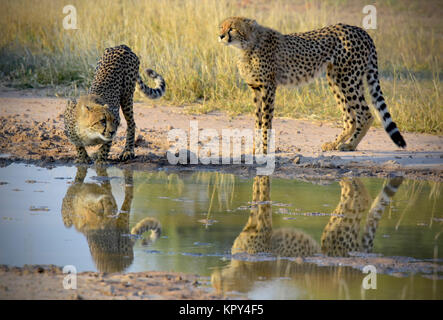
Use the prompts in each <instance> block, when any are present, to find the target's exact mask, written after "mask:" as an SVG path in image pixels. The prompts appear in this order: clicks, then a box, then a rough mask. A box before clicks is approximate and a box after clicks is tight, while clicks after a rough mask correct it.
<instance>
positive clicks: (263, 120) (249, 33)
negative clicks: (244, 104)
mask: <svg viewBox="0 0 443 320" xmlns="http://www.w3.org/2000/svg"><path fill="white" fill-rule="evenodd" d="M219 41H220V42H221V43H223V44H225V45H229V46H234V47H236V48H239V49H240V52H241V55H240V59H239V61H238V68H239V72H240V75H241V76H242V77H243V79H244V80H245V81H246V83H247V84H248V85H249V87H250V88H251V89H252V90H253V92H254V95H255V98H254V102H255V103H256V124H255V128H256V129H271V127H272V118H273V113H274V101H275V92H276V89H277V86H278V85H290V86H298V85H300V84H303V83H307V82H309V81H310V80H312V79H314V78H316V77H318V76H319V75H320V74H322V73H323V71H324V70H325V69H326V75H327V79H328V83H329V86H330V87H331V89H332V91H333V94H334V97H335V99H336V101H337V103H338V105H339V107H340V108H341V109H342V111H343V114H344V117H343V121H344V127H343V132H342V133H341V134H340V135H339V136H338V137H337V138H336V140H335V141H334V142H328V143H325V144H324V145H323V146H322V150H323V151H329V150H341V151H353V150H355V149H356V147H357V145H358V144H359V142H360V141H361V139H362V138H363V137H364V136H365V135H366V133H367V131H368V129H369V127H370V126H371V123H372V121H373V116H372V114H371V111H370V109H369V106H368V104H367V103H366V101H365V97H364V87H363V81H364V80H366V81H367V84H368V86H369V89H370V92H371V98H372V103H373V105H374V107H375V109H376V110H377V111H378V114H379V116H380V119H381V121H382V123H383V127H384V128H385V130H386V132H387V133H388V134H389V136H390V137H391V139H392V140H393V141H394V143H395V144H396V145H397V146H399V147H402V148H404V147H406V142H405V141H404V139H403V137H402V135H401V134H400V131H399V130H398V128H397V125H396V124H395V123H394V122H393V121H392V118H391V115H390V113H389V112H388V109H387V107H386V103H385V100H384V97H383V93H382V91H381V88H380V82H379V79H378V67H377V52H376V49H375V45H374V42H373V41H372V39H371V38H370V36H369V35H368V33H367V32H366V31H364V30H363V29H361V28H358V27H354V26H349V25H344V24H336V25H333V26H328V27H325V28H322V29H318V30H313V31H309V32H304V33H294V34H288V35H284V34H281V33H279V32H278V31H275V30H272V29H270V28H267V27H263V26H260V25H259V24H258V23H257V22H255V21H254V20H252V19H248V18H244V17H231V18H227V19H225V20H224V21H223V22H222V23H221V24H220V32H219ZM262 132H263V141H264V143H263V145H264V150H265V152H267V143H268V142H267V130H262Z"/></svg>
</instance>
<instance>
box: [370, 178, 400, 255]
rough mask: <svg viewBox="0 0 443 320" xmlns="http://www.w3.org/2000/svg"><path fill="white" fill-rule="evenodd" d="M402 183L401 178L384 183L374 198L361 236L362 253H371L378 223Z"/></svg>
mask: <svg viewBox="0 0 443 320" xmlns="http://www.w3.org/2000/svg"><path fill="white" fill-rule="evenodd" d="M402 182H403V177H394V178H392V179H389V180H388V181H387V182H385V185H384V187H383V189H382V190H381V192H380V194H379V195H378V196H377V198H375V200H374V202H373V203H372V206H371V208H370V209H369V212H368V216H367V221H366V227H365V231H364V232H363V235H362V241H361V244H362V251H363V252H368V253H369V252H371V251H372V247H373V244H374V237H375V231H376V230H377V227H378V222H379V220H380V219H381V217H382V215H383V212H384V211H385V209H386V207H388V206H389V204H390V202H391V199H392V198H393V197H394V195H395V194H396V193H397V190H398V188H399V187H400V185H401V184H402Z"/></svg>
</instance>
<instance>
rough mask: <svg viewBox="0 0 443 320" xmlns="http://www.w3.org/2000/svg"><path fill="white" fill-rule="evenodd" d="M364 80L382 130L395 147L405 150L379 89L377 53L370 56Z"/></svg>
mask: <svg viewBox="0 0 443 320" xmlns="http://www.w3.org/2000/svg"><path fill="white" fill-rule="evenodd" d="M366 80H367V82H368V85H369V90H370V93H371V98H372V104H373V105H374V107H375V109H377V111H378V113H379V114H380V120H381V121H382V123H383V128H385V130H386V132H387V133H388V134H389V136H390V137H391V139H392V141H394V143H395V144H396V145H397V146H399V147H401V148H406V142H405V140H404V139H403V136H402V135H401V134H400V131H399V130H398V128H397V125H396V124H395V122H394V121H392V118H391V114H390V113H389V111H388V108H387V106H386V103H385V99H384V97H383V93H382V91H381V89H380V81H379V79H378V67H377V53H376V52H375V51H374V52H373V53H372V54H371V56H370V61H369V66H368V71H367V72H366Z"/></svg>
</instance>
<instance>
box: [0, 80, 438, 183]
mask: <svg viewBox="0 0 443 320" xmlns="http://www.w3.org/2000/svg"><path fill="white" fill-rule="evenodd" d="M65 104H66V99H61V98H48V97H44V96H42V92H41V91H14V90H12V89H7V88H0V153H1V154H3V155H2V158H1V159H0V165H7V164H9V163H11V162H13V161H22V162H30V163H34V164H37V165H41V166H54V165H62V164H63V165H73V164H74V163H73V161H74V159H75V158H74V157H75V149H74V147H73V146H72V144H71V143H70V142H69V141H68V140H67V138H66V136H65V134H64V132H63V127H64V126H63V115H62V114H63V111H64V108H65ZM134 112H135V120H136V124H137V131H136V149H135V152H136V155H137V157H136V159H134V160H132V161H130V162H126V163H119V162H117V161H111V164H113V165H118V166H130V167H133V168H136V169H155V168H158V167H168V169H169V170H183V169H185V170H187V169H203V170H204V169H217V170H220V171H223V172H231V173H237V174H242V175H243V174H244V175H254V174H255V172H256V170H255V167H254V166H252V165H212V166H206V165H201V164H199V165H192V166H191V165H187V166H183V165H181V166H172V165H169V163H168V161H167V159H166V151H167V150H168V149H169V146H170V145H169V142H168V140H167V133H168V131H169V130H171V129H173V128H175V129H183V130H185V131H186V132H188V130H189V126H190V120H194V121H198V127H199V129H208V128H210V129H215V130H217V132H218V133H219V134H220V135H221V130H222V129H224V128H230V129H234V128H238V129H251V128H253V123H254V119H253V117H252V116H251V115H242V116H238V117H234V118H231V117H230V116H228V115H226V114H224V113H222V112H213V113H210V114H202V115H192V114H188V113H186V108H183V107H163V106H157V107H155V106H154V107H148V106H147V105H146V104H144V103H136V104H135V106H134ZM122 119H123V118H122ZM273 127H274V128H275V131H276V141H275V144H276V168H275V171H274V175H275V176H280V177H287V178H306V179H316V178H324V179H338V178H340V177H342V176H388V175H390V174H392V173H395V174H400V175H403V176H406V177H408V178H415V179H432V180H439V181H441V180H443V136H432V135H427V134H416V133H404V137H405V140H406V141H407V143H408V147H407V149H406V150H400V149H399V148H397V147H396V146H395V145H394V143H393V142H392V141H391V140H390V139H389V137H388V135H387V134H386V133H385V132H384V130H383V129H381V128H371V129H370V130H369V132H368V134H367V135H366V137H365V138H364V139H363V141H362V142H361V143H360V145H359V147H358V151H355V152H338V151H335V152H322V151H321V149H320V146H321V145H322V143H324V142H326V141H331V140H333V139H334V138H335V136H336V135H338V134H339V133H340V131H341V128H340V127H339V126H337V125H333V124H330V123H322V122H313V121H308V120H294V119H286V118H276V119H275V120H274V124H273ZM125 129H126V123H125V121H124V120H122V125H121V126H120V128H119V131H118V134H117V138H116V140H115V142H114V144H113V147H112V149H111V158H114V159H116V158H117V156H118V155H119V153H120V152H121V151H122V150H123V146H124V143H125Z"/></svg>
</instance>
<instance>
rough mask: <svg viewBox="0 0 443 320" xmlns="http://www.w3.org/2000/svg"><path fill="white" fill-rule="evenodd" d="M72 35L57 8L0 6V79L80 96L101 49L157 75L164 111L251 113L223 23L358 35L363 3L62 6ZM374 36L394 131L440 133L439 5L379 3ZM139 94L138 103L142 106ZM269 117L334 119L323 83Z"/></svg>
mask: <svg viewBox="0 0 443 320" xmlns="http://www.w3.org/2000/svg"><path fill="white" fill-rule="evenodd" d="M70 4H73V5H74V6H75V7H76V9H77V24H78V28H79V29H78V30H64V29H63V27H62V21H63V18H64V16H65V15H64V14H63V12H62V10H63V6H64V5H66V3H65V2H64V1H56V0H42V1H29V0H28V1H25V0H3V1H2V3H1V6H2V10H0V35H1V36H0V74H1V75H2V77H1V78H2V79H3V81H2V82H3V84H6V85H10V86H15V87H18V88H30V87H33V88H35V87H37V88H38V87H51V88H54V92H55V93H57V94H58V95H60V94H61V95H62V96H71V95H78V94H79V93H80V92H82V91H84V90H86V88H88V87H89V85H90V84H91V80H92V76H93V72H94V68H95V65H96V63H97V60H98V58H99V57H100V56H101V54H102V52H103V50H104V48H106V47H109V46H113V45H118V44H121V43H125V44H127V45H128V46H130V47H131V48H132V49H133V50H134V52H136V53H137V55H138V56H139V57H140V59H141V61H142V66H141V67H142V68H148V67H149V68H153V69H155V70H157V71H158V72H159V73H161V74H162V75H163V76H164V77H165V79H166V81H167V85H168V90H167V94H166V96H165V97H164V98H163V100H162V103H164V104H171V105H183V106H187V108H186V110H188V111H189V112H195V113H202V112H208V111H211V110H225V111H227V112H229V113H230V114H233V115H236V114H239V113H247V112H251V111H252V110H253V108H254V107H253V103H252V95H251V93H250V92H249V91H248V88H247V87H246V85H245V84H244V82H243V81H242V79H241V78H240V76H239V74H238V71H237V67H236V59H237V58H236V52H235V50H232V49H230V48H226V47H223V46H220V45H219V44H218V42H217V31H218V29H217V26H218V23H219V22H220V21H221V20H222V19H224V18H225V17H228V16H232V15H242V16H247V17H253V18H255V19H257V21H258V22H259V23H261V24H263V25H266V26H270V27H273V28H275V29H277V30H279V31H281V32H283V33H289V32H297V31H300V32H301V31H307V30H310V29H314V28H319V27H322V26H325V25H328V24H333V23H337V22H343V23H348V24H353V25H358V26H361V24H362V19H363V16H364V15H363V13H362V9H363V7H364V6H365V5H366V4H368V3H367V2H366V1H360V0H358V1H332V0H330V1H299V0H295V1H289V0H276V1H272V2H269V1H265V0H256V1H253V0H237V1H226V0H220V1H217V0H204V1H203V0H186V1H181V0H163V1H157V0H146V1H138V0H120V1H111V2H108V1H70ZM376 8H377V29H376V30H369V31H368V32H369V33H370V35H371V36H372V37H373V38H374V41H375V44H376V46H377V49H378V56H379V67H380V72H381V75H382V89H383V91H384V93H385V98H386V100H387V102H388V107H389V109H390V113H391V114H392V115H393V117H394V120H395V121H396V122H397V124H398V125H399V127H400V128H401V130H402V131H415V132H427V133H433V134H441V133H442V132H443V128H442V123H443V110H442V109H443V108H442V106H443V101H442V98H441V97H442V94H441V93H442V92H441V90H442V89H441V84H440V77H441V53H442V52H443V44H442V41H440V40H441V38H442V35H443V31H442V30H443V23H442V21H441V18H440V17H441V16H442V14H443V12H442V11H443V9H442V7H441V5H440V3H439V1H432V0H430V1H425V2H416V1H412V0H405V1H401V0H396V1H394V0H392V1H383V2H377V4H376ZM141 97H142V95H141V94H139V93H137V94H136V99H142V98H141ZM276 115H277V116H288V117H294V118H307V119H317V120H334V121H338V120H340V119H341V116H340V111H339V110H338V108H337V106H336V104H335V102H334V99H333V96H332V94H331V92H330V89H329V88H328V87H327V85H326V81H325V80H323V79H320V80H317V81H315V82H314V83H311V84H309V85H307V86H304V87H301V88H297V89H283V88H282V89H279V91H278V97H277V100H276Z"/></svg>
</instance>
